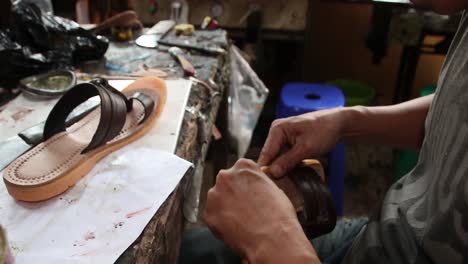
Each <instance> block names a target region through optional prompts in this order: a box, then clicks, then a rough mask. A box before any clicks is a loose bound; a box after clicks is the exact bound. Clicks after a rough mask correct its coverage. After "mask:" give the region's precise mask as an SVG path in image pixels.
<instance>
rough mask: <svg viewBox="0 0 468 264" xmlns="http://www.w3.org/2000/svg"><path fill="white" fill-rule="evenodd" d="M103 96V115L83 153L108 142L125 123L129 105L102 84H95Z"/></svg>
mask: <svg viewBox="0 0 468 264" xmlns="http://www.w3.org/2000/svg"><path fill="white" fill-rule="evenodd" d="M95 87H96V90H97V91H98V92H99V96H100V97H101V117H100V119H99V124H98V127H97V129H96V133H95V134H94V136H93V138H92V139H91V142H90V143H89V145H88V146H87V147H86V148H85V149H84V150H83V152H82V153H86V152H88V151H91V150H93V149H95V148H97V147H99V146H102V145H104V144H106V142H108V141H109V140H111V139H113V138H114V137H115V136H117V135H118V134H119V133H120V131H121V130H122V127H123V126H124V125H125V119H126V116H127V106H126V102H125V101H124V100H123V98H122V97H121V96H119V95H117V94H115V93H113V92H111V91H109V90H108V89H107V88H104V87H102V86H98V85H95Z"/></svg>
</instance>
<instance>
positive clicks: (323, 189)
mask: <svg viewBox="0 0 468 264" xmlns="http://www.w3.org/2000/svg"><path fill="white" fill-rule="evenodd" d="M290 177H291V180H292V181H293V182H294V183H295V184H296V186H297V188H298V189H299V190H300V192H301V193H302V195H303V198H304V209H303V211H302V212H299V213H298V219H299V222H300V223H301V226H302V228H303V229H304V232H305V233H306V235H307V237H309V238H316V237H319V236H321V235H323V234H326V233H329V232H331V231H332V230H333V229H334V227H335V224H336V220H337V215H336V210H335V204H334V202H333V198H332V196H331V193H330V191H329V190H328V188H327V186H326V185H325V184H324V183H323V182H322V180H321V178H320V176H319V175H318V174H317V172H316V171H315V170H314V169H312V168H305V167H304V168H302V167H299V168H296V169H294V170H293V171H292V172H290Z"/></svg>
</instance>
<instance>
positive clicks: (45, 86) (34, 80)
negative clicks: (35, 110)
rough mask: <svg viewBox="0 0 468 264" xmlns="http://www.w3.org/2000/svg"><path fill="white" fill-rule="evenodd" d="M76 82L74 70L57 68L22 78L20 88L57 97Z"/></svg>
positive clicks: (34, 93) (38, 94)
mask: <svg viewBox="0 0 468 264" xmlns="http://www.w3.org/2000/svg"><path fill="white" fill-rule="evenodd" d="M75 84H76V76H75V73H74V72H72V71H65V70H57V71H50V72H47V73H44V74H38V75H33V76H30V77H27V78H24V79H22V80H20V88H21V89H22V90H23V91H24V92H27V93H28V94H31V95H34V96H44V97H56V96H59V95H62V94H64V93H65V92H66V91H68V90H70V88H72V87H73V86H75Z"/></svg>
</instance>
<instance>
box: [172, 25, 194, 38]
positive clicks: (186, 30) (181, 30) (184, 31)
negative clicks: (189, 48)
mask: <svg viewBox="0 0 468 264" xmlns="http://www.w3.org/2000/svg"><path fill="white" fill-rule="evenodd" d="M174 31H175V34H176V35H184V36H191V35H192V34H193V32H194V31H195V26H193V25H192V24H179V25H177V26H175V27H174Z"/></svg>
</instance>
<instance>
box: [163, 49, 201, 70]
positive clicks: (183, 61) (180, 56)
mask: <svg viewBox="0 0 468 264" xmlns="http://www.w3.org/2000/svg"><path fill="white" fill-rule="evenodd" d="M169 53H170V54H171V55H172V56H173V57H174V58H176V59H177V60H178V61H179V63H180V65H181V66H182V68H183V69H184V74H185V76H195V68H194V67H193V65H192V64H191V63H190V62H189V61H188V60H187V59H186V58H185V57H184V52H183V51H182V50H181V49H179V48H177V47H171V48H169Z"/></svg>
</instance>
